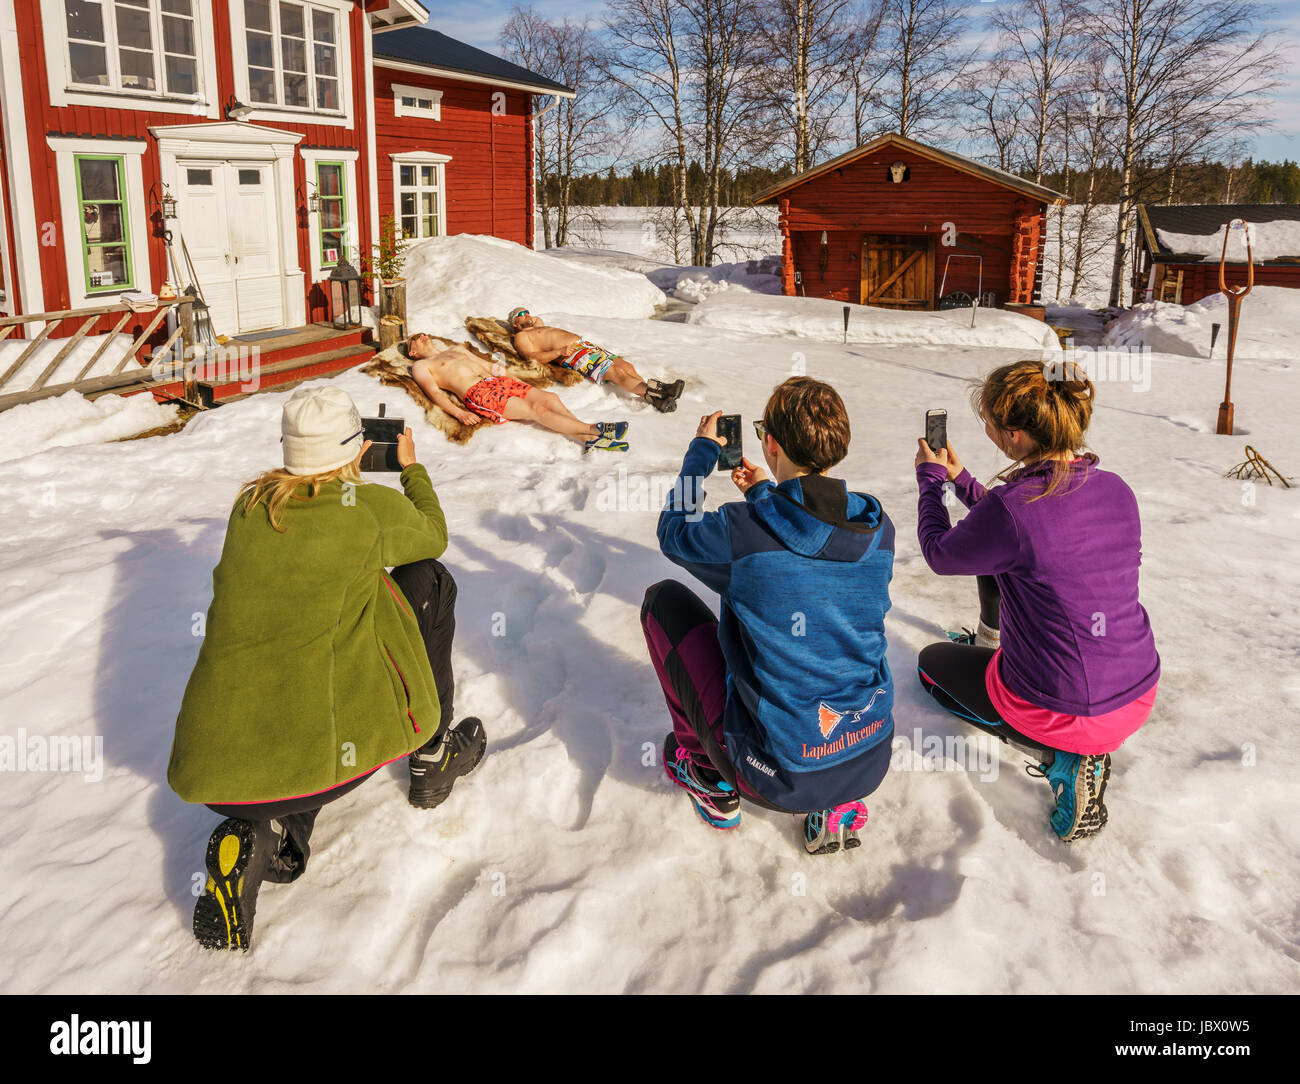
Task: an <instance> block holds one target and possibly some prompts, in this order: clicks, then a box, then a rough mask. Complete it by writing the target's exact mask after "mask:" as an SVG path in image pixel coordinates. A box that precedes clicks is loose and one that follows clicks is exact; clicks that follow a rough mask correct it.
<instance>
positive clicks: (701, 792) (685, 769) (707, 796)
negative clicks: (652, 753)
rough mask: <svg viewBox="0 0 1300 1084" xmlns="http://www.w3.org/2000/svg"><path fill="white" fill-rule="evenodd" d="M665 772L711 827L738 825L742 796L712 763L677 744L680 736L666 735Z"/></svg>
mask: <svg viewBox="0 0 1300 1084" xmlns="http://www.w3.org/2000/svg"><path fill="white" fill-rule="evenodd" d="M664 771H665V772H666V773H667V775H668V778H669V779H671V780H672V781H673V782H674V783H675V784H677V786H679V787H681V788H682V789H683V790H684V791H686V793H687V795H689V797H690V799H691V803H692V804H693V805H694V806H695V812H696V813H697V814H699V817H700V820H702V821H703V822H704V823H705V824H707V825H708V826H709V827H710V828H735V827H737V826H738V825H739V824H740V795H739V794H737V793H736V789H735V787H733V786H732V785H731V784H730V783H728V782H727V781H726V780H725V779H723V778H722V776H721V775H720V774H719V773H718V772H717V770H716V769H714V768H713V766H712V765H708V764H702V763H700V760H699V758H697V757H695V756H692V755H691V754H690V753H689V752H687V751H686V750H685V749H683V748H681V747H680V746H679V745H678V744H677V735H676V734H671V733H670V734H669V735H668V736H667V737H666V738H664Z"/></svg>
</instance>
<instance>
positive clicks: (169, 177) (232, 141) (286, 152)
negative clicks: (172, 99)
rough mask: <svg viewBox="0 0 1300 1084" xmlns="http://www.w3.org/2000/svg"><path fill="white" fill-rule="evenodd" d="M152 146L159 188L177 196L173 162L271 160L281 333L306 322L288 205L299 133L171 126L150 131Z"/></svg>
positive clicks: (238, 124)
mask: <svg viewBox="0 0 1300 1084" xmlns="http://www.w3.org/2000/svg"><path fill="white" fill-rule="evenodd" d="M149 131H150V133H151V134H152V135H153V137H154V138H155V139H156V140H157V141H158V169H159V175H160V177H161V179H162V181H163V183H164V184H167V185H169V186H170V187H171V188H172V190H173V191H178V190H179V188H180V185H179V184H178V177H177V170H176V160H177V159H178V158H181V159H193V158H211V159H213V160H215V161H220V162H227V161H229V162H236V161H240V160H243V161H266V160H267V159H271V160H272V165H271V173H272V176H273V177H274V181H275V206H276V208H277V214H278V217H279V223H278V225H279V236H280V267H281V284H280V290H281V298H282V301H283V306H284V323H285V326H286V327H297V326H298V325H300V324H305V323H306V322H307V298H306V283H305V281H304V280H305V278H306V276H305V274H304V272H303V269H302V268H301V267H299V266H298V225H297V212H296V208H295V200H294V177H293V159H294V152H295V150H296V149H297V147H298V144H299V143H301V142H302V140H303V138H304V137H303V135H302V133H300V132H286V131H284V130H283V129H280V128H266V127H262V126H260V125H256V124H246V123H244V122H242V121H233V120H232V121H224V122H222V123H220V124H172V125H162V126H159V127H157V128H150V129H149Z"/></svg>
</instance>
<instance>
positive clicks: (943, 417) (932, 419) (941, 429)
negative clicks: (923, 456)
mask: <svg viewBox="0 0 1300 1084" xmlns="http://www.w3.org/2000/svg"><path fill="white" fill-rule="evenodd" d="M925 442H926V444H928V445H929V446H930V451H932V452H933V453H934V454H935V455H938V454H939V453H940V452H942V451H944V450H945V449H946V448H947V447H948V412H947V411H946V410H940V409H936V410H927V411H926V412H925Z"/></svg>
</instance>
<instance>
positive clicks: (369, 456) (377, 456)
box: [361, 403, 406, 471]
mask: <svg viewBox="0 0 1300 1084" xmlns="http://www.w3.org/2000/svg"><path fill="white" fill-rule="evenodd" d="M387 405H388V404H386V403H380V404H379V417H378V418H362V419H361V439H362V440H363V441H366V440H368V441H371V442H372V443H371V445H370V447H369V448H367V449H366V454H365V455H363V456H362V457H361V469H362V470H363V471H400V470H401V469H402V465H401V464H400V463H399V462H398V461H397V438H398V437H400V436H401V435H402V434H403V433H405V432H406V420H405V419H404V418H386V417H384V411H385V410H386V408H387Z"/></svg>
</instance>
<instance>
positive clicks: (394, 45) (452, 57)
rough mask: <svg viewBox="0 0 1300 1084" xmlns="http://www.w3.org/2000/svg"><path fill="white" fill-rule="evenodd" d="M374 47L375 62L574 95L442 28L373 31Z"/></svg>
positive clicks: (566, 88) (418, 27)
mask: <svg viewBox="0 0 1300 1084" xmlns="http://www.w3.org/2000/svg"><path fill="white" fill-rule="evenodd" d="M374 51H375V63H376V64H382V63H383V62H384V61H385V60H396V61H400V62H401V63H403V64H415V65H418V66H420V67H423V68H428V69H429V70H430V71H431V72H436V73H439V74H446V75H449V76H452V77H453V78H454V77H455V76H456V75H458V74H461V75H471V76H480V77H487V78H490V79H499V80H501V81H502V82H503V83H510V84H514V85H515V86H517V87H521V88H523V89H526V90H531V91H533V92H535V93H537V94H558V95H559V96H560V97H563V98H572V97H573V96H574V92H573V90H571V89H570V88H569V87H566V86H565V85H564V84H563V83H557V82H555V81H554V80H553V79H547V78H546V77H545V76H544V75H538V74H537V73H536V72H532V71H529V70H528V69H527V68H522V67H520V66H519V65H518V64H513V63H511V62H510V61H509V60H505V59H503V58H501V57H499V56H494V55H493V54H492V53H488V52H485V51H484V50H482V49H476V48H475V47H474V46H472V45H467V44H466V43H465V42H463V41H457V40H456V39H455V38H449V37H448V36H447V35H446V34H444V33H442V32H441V31H439V30H434V29H432V28H431V27H427V26H408V27H402V28H400V29H398V30H385V31H383V32H382V33H379V34H376V35H375V37H374Z"/></svg>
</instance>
